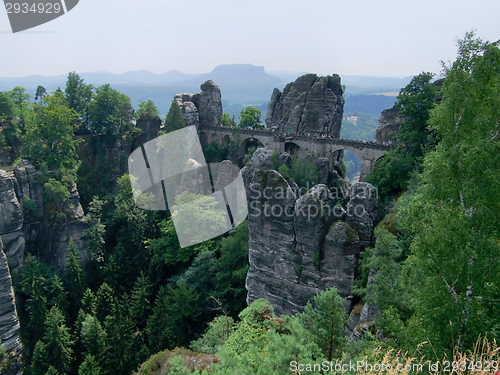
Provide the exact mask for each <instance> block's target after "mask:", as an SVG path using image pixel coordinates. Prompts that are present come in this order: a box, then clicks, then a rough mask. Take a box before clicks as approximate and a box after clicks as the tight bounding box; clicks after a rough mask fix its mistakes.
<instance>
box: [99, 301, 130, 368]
mask: <svg viewBox="0 0 500 375" xmlns="http://www.w3.org/2000/svg"><path fill="white" fill-rule="evenodd" d="M129 305H130V300H129V299H128V297H127V295H124V297H123V300H122V301H120V302H115V303H114V304H113V307H112V310H111V314H110V315H108V316H107V317H106V321H105V323H104V326H105V329H106V334H107V340H106V348H105V353H104V357H103V361H102V362H101V363H102V365H103V366H102V370H103V373H104V374H106V375H107V374H109V375H112V374H128V373H130V371H132V370H133V369H134V368H135V366H136V363H135V362H134V358H135V353H133V351H132V349H133V345H134V325H133V322H132V319H131V316H130V310H129Z"/></svg>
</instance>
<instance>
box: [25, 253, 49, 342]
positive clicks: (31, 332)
mask: <svg viewBox="0 0 500 375" xmlns="http://www.w3.org/2000/svg"><path fill="white" fill-rule="evenodd" d="M21 290H22V292H23V293H24V294H25V295H26V297H27V299H26V312H27V313H28V322H27V324H26V327H27V328H28V336H29V339H30V340H27V341H31V342H33V344H34V343H35V342H36V341H37V340H40V339H41V338H42V337H43V334H44V324H45V317H46V315H47V280H46V277H45V274H44V272H43V271H42V268H41V265H40V263H39V261H38V259H37V258H35V257H34V256H33V255H31V254H28V256H27V257H26V259H25V260H24V264H23V271H22V280H21Z"/></svg>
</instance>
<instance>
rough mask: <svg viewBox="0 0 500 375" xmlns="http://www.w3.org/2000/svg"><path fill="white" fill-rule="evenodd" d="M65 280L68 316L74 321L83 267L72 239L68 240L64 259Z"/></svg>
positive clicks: (79, 297) (79, 298)
mask: <svg viewBox="0 0 500 375" xmlns="http://www.w3.org/2000/svg"><path fill="white" fill-rule="evenodd" d="M65 281H66V289H67V290H68V299H69V303H70V316H71V317H72V319H73V321H74V319H75V318H76V316H77V313H78V310H79V309H80V306H81V300H82V297H83V287H84V278H83V268H82V265H81V264H80V257H79V255H78V250H77V249H76V243H75V241H73V240H71V241H70V242H69V254H68V258H67V260H66V276H65Z"/></svg>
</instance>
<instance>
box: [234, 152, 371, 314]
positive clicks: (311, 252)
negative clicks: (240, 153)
mask: <svg viewBox="0 0 500 375" xmlns="http://www.w3.org/2000/svg"><path fill="white" fill-rule="evenodd" d="M271 155H272V151H271V150H269V149H265V148H262V149H258V150H257V151H256V152H255V153H254V155H253V156H252V159H251V161H250V165H249V166H248V167H245V168H244V169H243V170H242V173H243V177H244V180H245V185H246V187H247V197H248V200H249V212H248V229H249V260H250V269H249V271H248V274H247V279H246V288H247V290H248V295H247V303H249V304H250V303H252V302H253V301H255V300H256V299H258V298H265V299H267V300H268V301H269V302H270V303H271V304H272V305H273V307H274V309H275V311H276V313H277V314H287V315H292V314H295V313H297V312H301V311H302V310H303V309H304V307H305V305H306V303H307V302H308V301H312V300H313V298H314V295H315V294H316V293H318V292H320V291H322V290H325V289H328V288H331V287H336V288H337V290H338V292H339V294H340V295H341V296H342V297H343V298H345V299H346V308H347V309H348V310H350V308H351V302H352V298H353V296H352V284H353V281H354V278H355V276H356V272H357V264H358V259H359V255H360V252H361V250H362V249H363V248H364V246H363V245H366V244H367V243H368V242H366V241H368V239H367V238H368V237H367V236H368V230H369V228H368V226H369V225H370V221H369V220H368V218H367V217H365V216H364V215H363V213H364V212H370V213H371V212H373V210H374V208H375V207H374V206H373V203H374V201H372V200H370V199H368V198H363V197H362V195H361V194H359V193H360V191H361V190H362V189H363V188H369V187H370V186H371V185H370V186H369V184H366V183H362V185H360V186H357V185H358V184H355V185H354V186H353V187H352V189H351V195H352V196H353V197H354V198H355V200H354V199H353V200H351V201H349V203H348V204H347V206H343V205H342V204H339V202H341V201H339V200H338V199H336V197H335V196H333V195H332V193H331V191H330V190H329V188H328V187H327V186H326V185H324V184H319V185H316V186H314V187H313V188H311V189H310V190H309V191H308V192H307V193H306V194H303V195H301V193H300V191H299V190H298V188H297V185H296V184H294V183H289V182H288V181H287V180H286V179H285V178H283V176H282V175H281V174H279V173H278V172H276V171H274V170H272V169H271V162H270V158H271ZM356 193H357V194H356ZM349 204H351V206H352V205H355V206H356V208H357V213H359V214H360V218H351V217H350V215H356V213H354V210H353V209H351V213H349V211H347V209H348V208H349ZM363 210H364V211H363ZM367 215H369V214H367ZM372 224H373V223H372ZM354 225H357V226H358V227H359V228H360V229H362V230H363V231H364V230H366V233H365V232H361V233H358V231H356V230H355V229H353V228H352V226H354ZM372 229H373V228H372Z"/></svg>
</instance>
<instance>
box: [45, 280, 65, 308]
mask: <svg viewBox="0 0 500 375" xmlns="http://www.w3.org/2000/svg"><path fill="white" fill-rule="evenodd" d="M67 295H68V293H67V292H66V290H65V289H64V284H63V282H62V280H61V278H60V277H59V275H58V274H54V275H52V277H51V278H50V279H49V285H48V306H49V307H51V306H57V307H58V308H59V310H60V312H61V313H62V314H63V315H66V310H67V308H68V298H67Z"/></svg>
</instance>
